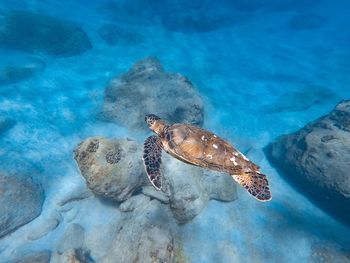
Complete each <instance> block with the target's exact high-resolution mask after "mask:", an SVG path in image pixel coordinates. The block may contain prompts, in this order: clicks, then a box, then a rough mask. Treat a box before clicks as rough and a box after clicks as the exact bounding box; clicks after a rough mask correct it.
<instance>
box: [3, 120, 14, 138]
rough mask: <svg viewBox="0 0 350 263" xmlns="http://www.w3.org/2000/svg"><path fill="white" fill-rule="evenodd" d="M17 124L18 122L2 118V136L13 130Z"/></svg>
mask: <svg viewBox="0 0 350 263" xmlns="http://www.w3.org/2000/svg"><path fill="white" fill-rule="evenodd" d="M15 124H16V121H14V120H12V119H9V118H3V117H0V136H1V135H3V134H4V133H5V132H7V131H8V130H9V129H11V128H12V127H13V126H14V125H15Z"/></svg>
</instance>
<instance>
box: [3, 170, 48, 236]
mask: <svg viewBox="0 0 350 263" xmlns="http://www.w3.org/2000/svg"><path fill="white" fill-rule="evenodd" d="M44 199H45V197H44V191H43V189H42V187H41V185H39V184H37V183H34V182H33V180H32V178H30V177H20V176H17V175H5V174H4V173H1V172H0V211H1V213H0V238H1V237H3V236H5V235H7V234H9V233H11V232H13V231H15V230H16V229H17V228H19V227H21V226H23V225H25V224H27V223H29V222H30V221H32V220H33V219H34V218H36V217H38V216H39V215H40V214H41V209H42V205H43V203H44ZM18 204H21V205H18Z"/></svg>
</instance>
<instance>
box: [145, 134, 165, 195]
mask: <svg viewBox="0 0 350 263" xmlns="http://www.w3.org/2000/svg"><path fill="white" fill-rule="evenodd" d="M142 159H143V163H144V165H145V168H146V172H147V175H148V179H149V180H150V182H151V184H152V185H153V186H154V188H156V189H157V190H160V189H161V188H162V176H161V173H160V164H161V163H162V142H161V141H160V139H159V137H158V136H155V135H154V136H150V137H148V138H147V139H146V140H145V142H144V144H143V158H142Z"/></svg>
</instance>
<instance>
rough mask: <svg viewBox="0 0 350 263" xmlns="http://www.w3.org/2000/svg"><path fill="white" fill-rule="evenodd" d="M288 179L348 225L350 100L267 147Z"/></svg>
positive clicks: (349, 195)
mask: <svg viewBox="0 0 350 263" xmlns="http://www.w3.org/2000/svg"><path fill="white" fill-rule="evenodd" d="M267 153H268V155H269V157H270V159H271V160H272V162H273V163H275V164H276V165H277V166H278V167H280V168H281V169H282V170H283V171H285V173H286V174H287V175H288V178H289V179H291V180H292V181H293V182H295V183H297V185H298V186H300V187H301V188H303V189H304V191H305V192H306V193H307V194H308V195H309V196H311V197H312V198H313V200H315V201H316V202H317V203H318V204H320V205H321V206H322V207H324V208H326V209H327V210H329V211H331V212H332V213H333V214H335V215H337V216H338V217H339V218H340V219H341V220H343V221H344V222H346V223H349V224H350V213H348V212H347V211H346V210H344V208H345V207H350V173H349V171H350V100H347V101H343V102H341V103H339V104H338V105H337V106H336V107H335V109H334V110H333V111H332V112H330V113H329V114H327V115H326V116H323V117H321V118H320V119H318V120H316V121H313V122H311V123H309V124H307V125H306V126H305V127H304V128H302V129H301V130H299V131H297V132H296V133H293V134H290V135H285V136H282V137H280V138H278V139H277V141H276V142H274V143H272V144H271V145H269V146H268V147H267Z"/></svg>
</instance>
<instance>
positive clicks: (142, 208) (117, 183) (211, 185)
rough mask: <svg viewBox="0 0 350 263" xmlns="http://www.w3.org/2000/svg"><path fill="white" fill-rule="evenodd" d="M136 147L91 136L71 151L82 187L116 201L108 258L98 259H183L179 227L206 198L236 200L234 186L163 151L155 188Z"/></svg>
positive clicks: (129, 142) (130, 142) (129, 141)
mask: <svg viewBox="0 0 350 263" xmlns="http://www.w3.org/2000/svg"><path fill="white" fill-rule="evenodd" d="M141 149H142V145H141V144H139V143H137V142H136V141H134V140H132V139H114V140H109V139H106V138H102V137H93V138H88V139H86V140H84V141H83V142H82V143H80V144H79V145H78V147H77V148H76V150H75V159H76V161H77V164H78V166H79V168H80V171H81V174H82V175H83V177H84V178H85V180H86V183H87V186H88V187H89V188H90V189H91V190H92V191H93V192H94V193H95V194H96V195H97V196H99V197H102V198H104V199H108V200H111V201H114V202H116V203H117V204H118V206H119V211H120V212H121V218H120V220H119V221H118V222H117V225H116V226H115V233H114V234H113V237H112V240H111V246H110V248H109V250H108V253H107V254H108V256H105V257H103V258H101V259H100V261H99V262H103V263H110V262H115V259H116V258H118V259H119V260H120V262H150V263H151V262H185V261H184V255H183V252H182V246H181V234H180V228H181V225H182V224H185V223H187V222H189V221H190V220H192V219H193V218H194V217H195V216H196V215H198V214H199V213H200V212H201V211H202V210H203V209H204V208H205V207H206V206H207V204H208V202H209V200H210V199H215V200H220V201H224V202H229V201H234V200H236V199H237V193H236V184H235V182H234V181H233V180H232V179H231V178H230V177H229V176H227V175H225V174H219V173H212V172H207V171H205V170H204V169H201V168H198V167H195V166H191V165H188V164H185V163H183V162H180V161H178V160H176V159H174V158H172V157H170V156H167V155H166V154H164V155H163V166H162V172H163V190H162V191H156V190H155V189H154V188H153V186H151V184H150V183H149V181H148V179H147V175H146V173H145V171H144V167H143V164H142V159H141V157H142V153H141ZM69 236H79V235H78V234H74V235H69ZM61 243H62V244H67V242H61ZM77 243H78V241H76V242H74V244H77ZM81 245H82V244H81V243H79V246H81ZM65 250H67V249H66V248H65V249H61V252H63V251H65Z"/></svg>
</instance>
